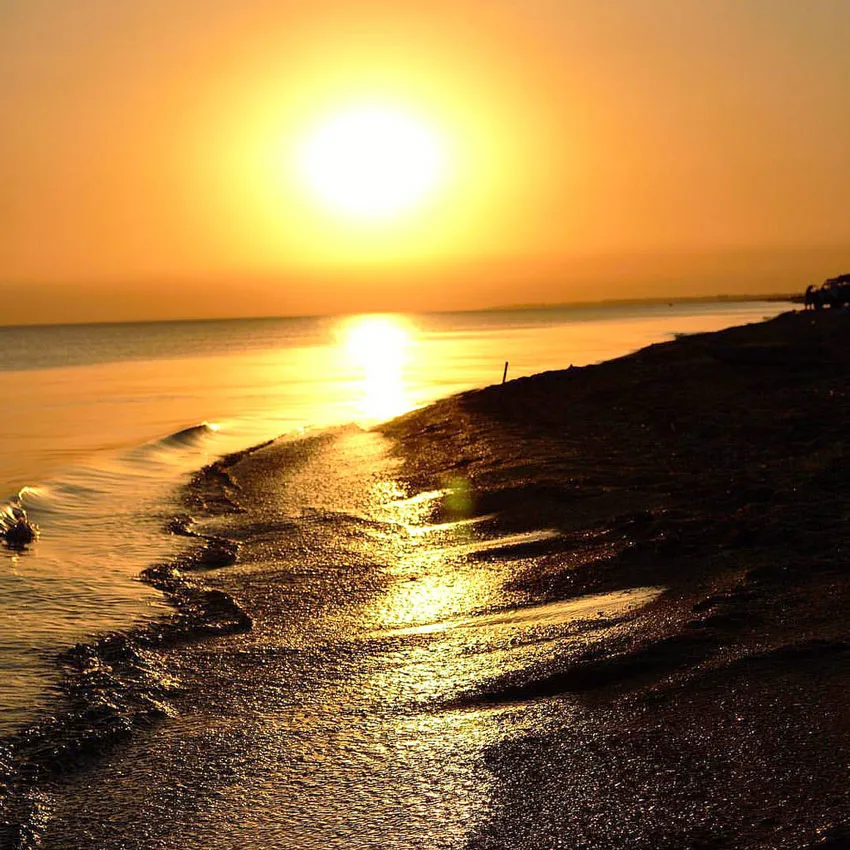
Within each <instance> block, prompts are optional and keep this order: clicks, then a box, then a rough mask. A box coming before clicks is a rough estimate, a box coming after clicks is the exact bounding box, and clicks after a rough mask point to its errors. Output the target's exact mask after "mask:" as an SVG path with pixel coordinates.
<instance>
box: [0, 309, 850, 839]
mask: <svg viewBox="0 0 850 850" xmlns="http://www.w3.org/2000/svg"><path fill="white" fill-rule="evenodd" d="M848 340H850V315H846V314H844V313H839V312H835V313H827V312H825V313H822V314H803V313H797V314H788V315H784V316H781V317H779V318H777V319H775V320H773V321H771V322H767V323H764V324H761V325H752V326H748V327H745V328H738V329H731V330H728V331H723V332H720V333H716V334H707V335H696V336H691V337H686V338H682V339H679V340H677V341H675V342H673V343H669V344H663V345H657V346H653V347H651V348H649V349H646V350H644V351H642V352H639V353H637V354H635V355H631V356H629V357H625V358H621V359H619V360H616V361H611V362H608V363H605V364H601V365H599V366H593V367H586V368H582V369H571V370H567V371H562V372H553V373H548V374H545V375H539V376H536V377H533V378H528V379H522V380H518V381H514V382H509V383H508V384H506V385H505V386H502V387H492V388H489V389H487V390H483V391H478V392H472V393H466V394H464V395H461V396H457V397H454V398H451V399H447V400H445V401H443V402H440V403H438V404H436V405H434V406H432V407H429V408H426V409H424V410H421V411H417V412H414V413H412V414H409V415H408V416H406V417H403V418H401V419H399V420H396V421H395V422H392V423H389V424H388V425H386V426H384V427H383V428H382V429H381V430H380V431H375V432H370V433H364V432H361V431H359V430H357V429H341V430H339V431H335V432H328V433H326V434H323V435H318V436H316V437H313V438H310V439H307V440H302V441H298V442H277V443H273V444H271V445H268V446H265V447H262V448H260V449H258V450H256V451H253V452H249V453H245V454H243V455H239V456H234V457H231V458H226V459H224V460H223V461H222V462H221V463H219V464H217V465H215V466H214V467H212V468H210V469H208V470H207V471H206V472H205V473H204V474H203V475H200V476H198V477H197V478H196V480H195V481H194V482H193V484H192V485H190V487H189V488H187V492H186V502H187V509H188V510H190V511H191V513H192V515H193V517H194V519H193V520H192V521H190V520H188V519H187V518H182V519H180V520H177V521H176V524H175V530H176V531H178V532H180V533H190V534H193V535H203V536H201V537H199V538H198V543H199V546H198V549H197V550H196V552H195V554H194V555H192V556H186V557H184V558H183V560H181V561H180V562H179V563H175V564H171V565H162V566H161V567H159V568H154V569H153V570H152V571H151V572H150V573H149V575H148V579H149V580H151V581H154V582H155V583H156V582H158V585H157V586H160V587H162V588H163V589H164V590H165V591H166V593H168V594H170V595H171V598H172V601H173V602H174V604H175V605H176V607H177V613H176V614H175V619H174V621H173V622H172V623H170V624H160V626H158V627H157V628H154V629H152V630H148V631H147V632H145V635H144V636H142V637H143V639H141V640H140V639H139V636H138V635H137V636H135V637H133V636H130V639H129V640H130V642H131V644H132V651H129V650H127V649H126V646H125V645H124V644H122V649H121V651H120V652H118V651H117V650H116V649H115V643H114V641H113V643H112V644H110V645H96V646H94V647H90V648H88V649H86V650H85V651H81V650H78V651H77V653H76V654H73V653H72V654H71V655H70V656H69V658H70V659H71V661H74V663H75V664H76V667H75V668H74V669H73V670H72V671H71V672H70V673H69V680H68V681H69V682H70V683H72V685H71V686H69V693H70V694H71V695H72V696H73V697H74V698H75V699H76V700H77V701H78V702H77V703H75V704H74V706H73V710H74V711H76V712H77V715H76V717H77V721H78V724H77V725H78V727H79V729H83V728H88V729H91V728H97V729H102V728H106V727H99V726H97V724H98V723H100V722H101V721H100V720H99V719H98V718H101V717H106V716H107V715H108V716H109V719H110V722H111V723H112V724H113V726H112V727H109V728H113V727H115V728H118V727H120V729H122V730H123V733H122V734H118V735H115V734H113V735H105V734H104V735H101V736H100V738H97V736H95V738H94V739H92V738H91V737H90V738H89V740H88V743H87V744H86V745H85V746H79V745H77V744H74V743H71V741H70V739H67V738H66V739H63V744H62V747H60V749H61V750H62V752H61V753H59V756H61V758H58V757H57V755H56V749H57V747H56V744H55V742H54V743H51V739H50V738H49V736H42V737H41V738H39V737H37V736H35V737H33V738H32V739H31V741H30V742H29V743H27V742H26V741H24V742H23V743H22V744H20V746H19V747H18V749H17V750H14V751H13V752H12V756H11V758H12V760H13V761H14V759H18V762H19V763H20V764H21V765H24V766H26V764H25V762H26V759H28V758H29V759H30V762H28V763H27V764H29V773H28V774H27V776H28V777H29V778H24V779H19V780H17V782H16V783H12V790H13V794H12V795H11V796H12V804H11V805H9V806H7V809H6V815H5V819H6V821H7V828H6V832H5V833H3V835H5V836H8V837H9V840H10V845H11V846H19V847H35V846H39V847H45V848H65V847H68V848H71V847H73V848H78V850H84V848H91V850H94V849H95V848H97V849H98V850H109V848H119V847H120V848H143V847H144V848H178V847H179V848H209V847H221V848H231V847H233V848H236V847H239V848H243V847H244V848H255V847H256V848H260V847H277V846H287V847H299V848H300V847H322V848H329V847H340V848H342V847H346V848H348V847H364V848H365V847H368V848H372V847H374V848H378V847H381V848H396V847H397V848H405V847H428V848H431V847H434V848H437V847H439V848H443V847H445V848H448V847H452V848H455V847H456V848H529V850H530V848H554V847H564V848H611V849H612V850H613V848H626V847H628V848H670V850H673V848H814V847H823V848H833V850H834V849H835V848H843V847H850V832H848V831H847V830H846V827H845V823H850V821H848V812H850V809H848V796H850V795H848V776H847V771H848V765H850V720H848V717H850V714H848V709H850V695H849V694H850V691H848V687H847V685H848V670H850V667H848V664H850V625H848V619H847V616H846V613H845V612H846V611H847V610H848V603H850V579H848V573H847V569H846V564H845V558H846V552H847V551H848V550H850V549H849V547H850V534H848V530H847V524H846V521H847V517H848V512H850V490H848V481H850V479H848V473H850V460H848V459H850V455H849V454H848V453H847V447H846V436H845V435H846V425H847V422H848V421H850V419H849V418H848V416H850V396H848V392H850V385H848V376H850V344H848ZM181 605H182V606H183V609H182V610H181V608H180V606H181ZM110 652H111V653H112V654H111V655H110V654H109V653H110ZM68 663H69V665H70V662H68ZM122 665H123V666H122ZM70 666H73V665H70ZM140 671H141V672H140ZM116 680H120V682H119V684H122V687H124V692H123V695H122V694H120V693H118V692H117V689H116ZM140 683H141V684H140ZM75 688H76V690H75ZM142 697H144V699H142ZM80 700H84V701H86V703H87V707H86V708H85V709H83V708H80V706H79V704H78V703H79V701H80ZM92 707H95V708H97V709H98V711H99V712H100V713H97V712H95V713H94V714H92V713H91V712H92ZM107 709H108V710H107ZM86 712H88V714H87V713H86ZM116 724H117V725H118V726H117V727H116ZM122 724H123V725H122ZM66 725H67V724H66ZM71 726H73V724H71ZM68 728H70V726H69V727H68ZM92 740H94V742H93V743H92ZM27 747H29V749H27ZM51 747H52V748H53V749H52V750H51Z"/></svg>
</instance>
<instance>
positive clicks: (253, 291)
mask: <svg viewBox="0 0 850 850" xmlns="http://www.w3.org/2000/svg"><path fill="white" fill-rule="evenodd" d="M848 37H850V4H847V3H846V2H843V0H808V2H805V3H802V2H799V0H598V2H593V3H589V2H583V0H582V2H578V0H576V2H571V1H570V0H522V2H517V1H516V0H480V2H473V0H451V2H447V0H429V2H427V3H424V2H409V1H408V0H393V2H389V0H387V1H386V2H377V0H376V2H357V0H347V2H342V1H341V0H337V2H323V0H312V1H311V2H309V3H306V2H285V0H274V2H271V0H253V2H249V3H246V2H243V0H122V2H121V3H117V2H115V0H87V2H85V3H72V2H60V0H5V2H4V3H3V4H2V6H0V78H2V80H3V82H4V90H5V92H6V97H5V98H4V122H3V132H2V134H0V184H2V187H3V204H2V208H0V297H2V299H3V305H4V311H3V321H4V322H18V321H61V320H68V321H81V320H89V319H92V320H102V319H129V318H160V317H182V316H226V315H264V314H278V315H280V314H291V313H303V312H307V313H323V312H338V311H350V310H360V309H382V308H383V309H429V308H430V309H442V308H468V307H476V306H489V305H493V304H504V303H528V302H543V301H556V302H557V301H572V300H594V299H597V298H602V297H636V296H642V295H672V296H675V295H679V294H681V295H694V294H705V293H717V292H735V291H737V292H740V291H750V292H756V291H763V292H767V291H777V290H789V289H790V290H793V289H798V288H802V287H803V286H804V285H805V283H808V282H810V281H811V280H815V281H816V280H817V279H819V278H822V277H824V276H826V275H828V274H837V273H839V272H844V271H848V270H850V213H848V210H847V200H846V199H847V197H848V196H850V169H848V168H847V154H848V151H850V110H848V109H847V105H848V103H850V51H848V49H847V43H848ZM364 98H365V99H378V100H383V101H386V102H394V103H397V104H400V105H402V106H403V107H404V108H405V109H410V110H413V111H415V112H417V113H418V114H419V115H420V116H421V117H422V118H423V120H425V121H427V122H430V123H432V124H433V126H434V127H435V128H437V129H438V130H439V132H440V133H442V134H443V135H444V136H445V138H446V139H448V141H449V144H450V147H451V150H452V170H451V177H450V179H448V180H447V181H446V183H445V185H443V186H441V187H440V190H439V191H437V192H435V193H434V195H433V197H432V198H430V199H429V200H428V201H427V202H426V203H425V204H424V205H423V206H422V207H420V208H417V209H416V210H414V211H413V212H412V213H410V214H408V215H406V216H402V217H400V218H399V219H398V220H390V221H384V222H380V223H374V222H370V223H364V222H357V221H351V220H346V219H340V218H338V217H335V216H334V215H333V214H332V213H331V212H329V211H328V210H327V209H322V208H320V207H319V206H317V205H316V204H315V203H312V202H311V200H310V199H309V198H305V197H303V196H302V195H299V194H298V191H297V189H296V188H294V184H293V183H292V181H291V180H290V179H289V178H288V176H287V174H288V172H287V169H288V168H289V165H288V161H289V158H290V153H289V151H290V149H291V147H292V144H293V143H294V142H293V140H297V139H298V138H299V137H300V136H301V135H303V133H304V132H305V131H306V128H307V127H309V126H310V124H311V122H315V120H317V119H318V118H320V117H321V115H322V114H326V113H329V112H330V113H333V111H334V110H335V109H337V108H339V107H340V106H343V105H345V104H346V103H349V102H351V101H352V100H357V99H364Z"/></svg>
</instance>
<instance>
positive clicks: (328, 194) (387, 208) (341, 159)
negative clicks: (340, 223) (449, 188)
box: [296, 104, 447, 221]
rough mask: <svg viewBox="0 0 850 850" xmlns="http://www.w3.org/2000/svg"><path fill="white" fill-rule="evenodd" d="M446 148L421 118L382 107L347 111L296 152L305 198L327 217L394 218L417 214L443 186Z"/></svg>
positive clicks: (322, 125) (335, 116) (319, 125)
mask: <svg viewBox="0 0 850 850" xmlns="http://www.w3.org/2000/svg"><path fill="white" fill-rule="evenodd" d="M446 159H447V157H446V145H445V141H444V139H443V138H442V137H441V135H440V133H439V132H438V131H437V130H436V128H435V127H433V126H430V125H429V124H428V123H427V122H426V121H424V120H422V119H421V118H420V117H419V116H418V115H416V114H414V113H412V112H408V111H407V110H404V109H402V108H399V107H395V106H385V105H372V104H370V105H359V106H351V107H348V108H345V109H342V110H340V111H338V112H335V113H332V114H331V115H330V116H328V117H326V118H325V119H324V120H321V121H319V122H318V123H317V124H316V125H314V127H313V128H312V130H311V131H309V132H308V133H307V134H306V135H305V137H304V138H303V140H302V142H301V144H300V145H299V146H298V148H297V152H296V169H297V173H298V176H299V179H300V182H301V183H302V184H303V186H304V187H305V189H306V190H307V192H308V194H309V195H310V196H311V197H313V198H314V199H315V200H317V201H319V202H320V203H321V204H322V205H323V206H325V207H327V208H328V209H330V210H331V211H332V212H334V213H337V214H341V215H343V216H345V217H348V218H351V219H355V220H364V221H375V220H378V221H380V220H386V219H391V218H395V217H397V216H400V215H402V214H403V213H405V212H408V211H410V210H412V209H414V208H416V207H418V206H420V205H421V204H422V203H423V202H424V201H425V200H426V198H427V197H428V196H429V195H431V194H432V193H434V192H435V191H436V190H437V189H438V188H439V186H440V185H441V184H442V183H443V181H444V179H445V170H446Z"/></svg>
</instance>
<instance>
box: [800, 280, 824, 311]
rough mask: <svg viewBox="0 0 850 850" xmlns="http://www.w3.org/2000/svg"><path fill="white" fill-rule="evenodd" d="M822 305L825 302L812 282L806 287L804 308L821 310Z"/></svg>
mask: <svg viewBox="0 0 850 850" xmlns="http://www.w3.org/2000/svg"><path fill="white" fill-rule="evenodd" d="M822 306H823V304H822V302H821V299H820V293H818V291H817V289H816V288H815V285H814V284H813V283H810V284H809V285H808V286H807V287H806V296H805V298H804V299H803V309H805V310H820V308H821V307H822Z"/></svg>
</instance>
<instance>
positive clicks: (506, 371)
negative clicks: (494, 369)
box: [502, 360, 508, 384]
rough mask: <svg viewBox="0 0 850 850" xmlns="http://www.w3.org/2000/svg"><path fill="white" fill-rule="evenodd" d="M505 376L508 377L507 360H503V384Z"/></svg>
mask: <svg viewBox="0 0 850 850" xmlns="http://www.w3.org/2000/svg"><path fill="white" fill-rule="evenodd" d="M507 377H508V361H507V360H505V371H504V372H502V383H503V384H504V383H505V380H506V379H507Z"/></svg>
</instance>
